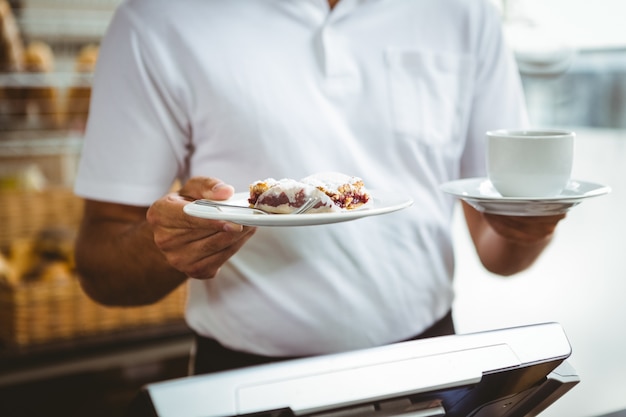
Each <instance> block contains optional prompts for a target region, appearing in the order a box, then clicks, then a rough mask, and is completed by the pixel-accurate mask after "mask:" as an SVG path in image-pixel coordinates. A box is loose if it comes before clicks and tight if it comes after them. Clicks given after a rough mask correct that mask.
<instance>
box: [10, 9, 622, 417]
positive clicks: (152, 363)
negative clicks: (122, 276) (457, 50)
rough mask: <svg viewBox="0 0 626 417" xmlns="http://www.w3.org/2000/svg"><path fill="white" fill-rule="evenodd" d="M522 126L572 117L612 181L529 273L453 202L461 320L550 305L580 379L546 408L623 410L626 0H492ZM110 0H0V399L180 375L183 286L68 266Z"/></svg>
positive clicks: (601, 174) (114, 409)
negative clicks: (104, 279)
mask: <svg viewBox="0 0 626 417" xmlns="http://www.w3.org/2000/svg"><path fill="white" fill-rule="evenodd" d="M493 1H494V3H495V4H496V6H497V7H498V8H499V9H500V11H501V13H502V22H503V28H504V30H505V34H506V38H507V42H508V43H509V44H510V46H511V48H512V50H513V52H514V53H515V57H516V59H517V61H518V64H519V68H520V73H521V75H522V79H523V84H524V89H525V91H526V95H527V102H528V108H529V112H530V117H531V122H532V123H533V125H534V126H535V127H554V128H566V129H572V130H574V131H576V133H577V139H576V157H575V162H574V177H575V178H577V179H581V180H586V181H593V182H598V183H601V184H606V185H609V186H611V187H612V192H611V193H610V194H609V195H607V196H602V197H599V198H596V199H590V200H587V201H584V202H583V203H582V204H581V205H579V206H577V207H575V208H574V209H573V210H572V211H571V212H570V213H568V216H567V218H566V219H565V220H564V221H563V222H562V223H561V225H560V227H559V229H558V232H557V235H556V236H555V239H554V242H553V244H552V246H551V247H550V248H549V249H548V251H547V252H546V253H545V254H544V255H543V256H542V257H541V258H540V260H539V261H538V262H537V263H536V264H535V265H534V266H533V267H532V268H531V269H530V270H528V271H527V272H524V273H522V274H519V275H517V276H514V277H510V278H500V277H495V276H492V275H490V274H489V273H487V272H485V271H484V270H483V269H482V267H481V266H480V265H479V263H478V261H477V258H476V255H475V253H474V251H473V248H472V245H471V243H470V239H469V236H468V234H467V231H466V229H465V226H464V223H463V221H462V219H461V213H460V211H459V212H457V216H456V217H455V234H456V237H457V241H456V242H457V244H456V252H457V260H458V267H457V274H456V275H457V276H456V284H455V285H456V290H457V301H456V304H455V320H456V323H457V330H458V331H459V332H471V331H479V330H486V329H493V328H500V327H510V326H517V325H524V324H530V323H537V322H545V321H556V322H560V323H561V324H562V325H563V327H564V328H565V331H566V333H567V334H568V336H569V338H570V342H571V344H572V347H573V354H572V358H571V361H570V362H571V364H572V365H573V366H574V367H575V368H576V369H577V371H578V372H579V374H580V376H581V378H582V382H581V383H580V384H579V385H578V386H577V387H575V388H574V390H573V391H571V392H570V393H569V394H567V395H565V397H563V398H562V399H561V400H559V401H558V402H557V403H555V404H554V405H553V406H552V407H550V408H549V409H548V410H547V411H546V412H545V415H546V416H555V417H556V416H570V417H597V416H608V415H611V416H612V417H617V416H624V415H626V413H625V412H622V410H624V409H626V396H624V394H623V393H624V392H625V388H626V383H624V382H623V378H622V375H624V374H625V373H626V360H624V359H623V357H622V355H623V352H626V334H624V332H625V330H623V325H622V324H621V323H622V321H623V317H624V316H626V306H625V304H624V303H623V294H624V292H626V283H625V282H624V278H625V277H626V266H625V263H624V260H623V252H624V250H623V247H624V239H625V238H624V236H626V222H625V221H624V219H623V215H622V213H624V212H625V211H626V168H625V165H626V164H624V161H626V30H625V29H624V26H623V17H624V16H626V2H624V1H623V0H595V1H593V2H589V1H588V0H493ZM119 2H120V0H11V1H8V0H0V415H2V416H11V417H13V416H38V415H64V416H79V415H80V416H84V415H90V416H100V415H102V416H113V415H120V413H121V410H123V408H124V406H125V405H126V403H127V402H128V401H129V400H130V399H131V398H132V396H134V394H135V393H136V390H137V389H138V388H139V387H140V386H141V385H143V384H145V383H148V382H152V381H157V380H161V379H167V378H173V377H177V376H183V375H185V374H186V372H187V359H188V355H189V348H190V344H191V336H190V333H189V331H188V329H187V327H186V326H185V324H184V322H183V319H182V311H183V305H184V300H185V297H186V294H185V288H184V287H181V288H179V289H178V290H177V291H175V293H173V294H172V296H170V297H168V298H167V299H165V300H163V301H162V302H160V303H158V304H156V305H154V306H149V307H142V308H136V309H111V308H104V307H101V306H98V305H96V304H94V303H92V302H91V301H90V300H88V299H87V298H86V297H85V296H84V295H82V293H81V292H80V289H79V288H78V285H77V282H76V279H75V277H74V275H73V255H72V250H71V246H72V243H73V239H74V234H75V231H76V227H77V223H78V221H79V219H80V210H81V208H82V202H81V201H80V200H79V199H77V198H75V197H74V196H73V194H72V191H71V185H72V182H73V176H74V172H75V169H76V163H77V159H78V156H79V155H80V149H81V139H82V134H83V130H84V126H85V121H86V118H87V115H88V111H89V95H90V84H91V77H92V72H93V68H94V65H95V62H96V60H97V53H98V44H99V41H100V38H101V36H102V35H103V33H104V31H105V30H106V27H107V25H108V22H109V20H110V18H111V16H112V13H113V11H114V10H115V7H116V6H117V5H118V4H119Z"/></svg>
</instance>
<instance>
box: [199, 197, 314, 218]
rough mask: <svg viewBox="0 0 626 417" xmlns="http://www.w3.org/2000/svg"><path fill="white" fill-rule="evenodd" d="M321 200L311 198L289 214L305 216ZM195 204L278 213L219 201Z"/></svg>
mask: <svg viewBox="0 0 626 417" xmlns="http://www.w3.org/2000/svg"><path fill="white" fill-rule="evenodd" d="M318 201H319V199H317V198H313V197H312V198H309V199H308V200H307V201H306V202H305V203H304V204H303V205H301V206H300V207H298V209H297V210H295V211H293V212H291V213H289V214H303V213H306V212H307V211H309V210H310V209H311V208H313V206H315V205H316V204H317V203H318ZM194 203H196V204H199V205H201V206H209V207H215V208H216V209H218V210H220V211H222V210H221V208H222V207H223V208H232V209H241V210H247V211H249V212H252V213H254V214H276V213H270V212H267V211H265V210H262V209H260V208H255V207H245V206H236V205H233V204H228V203H222V202H219V201H213V200H196V201H194Z"/></svg>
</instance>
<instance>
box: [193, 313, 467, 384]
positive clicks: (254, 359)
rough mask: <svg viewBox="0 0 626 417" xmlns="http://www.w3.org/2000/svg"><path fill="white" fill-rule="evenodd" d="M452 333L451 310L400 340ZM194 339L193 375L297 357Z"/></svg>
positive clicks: (204, 338) (206, 339)
mask: <svg viewBox="0 0 626 417" xmlns="http://www.w3.org/2000/svg"><path fill="white" fill-rule="evenodd" d="M454 333H455V330H454V322H453V320H452V311H450V312H448V314H446V315H445V316H444V317H443V318H442V319H441V320H439V321H438V322H436V323H435V324H433V325H432V326H431V327H429V328H428V329H426V330H425V331H424V332H423V333H420V334H419V335H417V336H414V337H411V338H409V339H407V340H402V342H406V341H409V340H417V339H426V338H429V337H436V336H445V335H451V334H454ZM195 339H196V340H195V342H196V346H195V354H194V355H193V358H192V364H191V366H190V368H191V370H192V371H193V374H195V375H199V374H206V373H211V372H218V371H226V370H230V369H236V368H243V367H246V366H253V365H261V364H265V363H272V362H280V361H285V360H289V359H297V358H296V357H268V356H261V355H254V354H251V353H245V352H239V351H236V350H231V349H228V348H226V347H224V346H222V345H221V344H220V343H219V342H217V341H215V340H213V339H209V338H206V337H202V336H199V335H196V337H195Z"/></svg>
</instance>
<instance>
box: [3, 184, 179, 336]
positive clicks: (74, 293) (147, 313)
mask: <svg viewBox="0 0 626 417" xmlns="http://www.w3.org/2000/svg"><path fill="white" fill-rule="evenodd" d="M82 209H83V200H82V199H81V198H79V197H76V196H75V195H74V194H73V192H72V190H70V189H65V188H58V189H46V190H43V191H16V190H5V191H1V192H0V250H4V249H7V248H11V247H13V248H14V247H15V244H16V242H18V241H24V240H28V239H34V240H35V241H37V239H38V238H40V233H41V232H42V231H44V230H49V229H50V228H55V229H58V228H67V229H68V230H77V228H78V224H79V223H80V220H81V217H82ZM68 271H69V272H67V273H64V274H62V275H63V277H62V279H46V278H44V277H39V278H38V277H30V279H29V280H24V279H17V280H15V279H14V280H12V281H11V280H9V281H6V282H5V281H1V280H0V341H2V342H3V343H4V344H5V345H8V346H17V347H23V346H32V345H40V344H45V343H48V342H57V341H72V339H77V338H81V337H84V336H91V335H107V334H111V335H112V334H114V333H117V332H119V331H122V330H127V329H131V328H139V327H146V326H152V325H161V324H166V323H170V322H182V319H183V316H184V306H185V303H186V297H187V288H186V287H187V286H186V285H181V286H180V287H179V288H178V289H176V290H175V291H174V292H172V293H171V294H170V295H169V296H167V297H166V298H164V299H163V300H161V301H160V302H158V303H156V304H153V305H149V306H142V307H128V308H121V307H116V308H110V307H104V306H102V305H100V304H97V303H96V302H94V301H92V300H91V299H90V298H89V297H87V296H86V295H85V294H84V292H83V291H82V289H81V288H80V284H79V282H78V279H77V278H76V277H75V276H72V275H71V274H72V273H71V271H70V270H68Z"/></svg>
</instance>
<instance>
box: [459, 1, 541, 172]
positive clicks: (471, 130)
mask: <svg viewBox="0 0 626 417" xmlns="http://www.w3.org/2000/svg"><path fill="white" fill-rule="evenodd" d="M482 3H483V5H482V13H481V16H482V18H481V20H482V21H479V22H475V23H478V24H479V25H480V27H481V30H480V32H479V36H478V37H477V39H476V45H477V57H478V62H477V67H476V73H475V84H474V97H473V100H472V110H471V114H470V120H469V124H468V131H467V135H468V136H467V142H466V146H465V149H464V152H463V156H462V160H461V171H460V174H461V177H482V176H485V174H486V155H485V149H486V146H485V143H486V138H485V133H486V132H487V131H489V130H496V129H523V128H527V127H528V125H529V121H528V114H527V110H526V102H525V98H524V91H523V88H522V83H521V79H520V74H519V71H518V68H517V64H516V62H515V59H514V57H513V54H512V53H511V51H510V50H509V49H508V48H507V45H506V42H505V39H504V36H503V32H502V20H501V18H500V15H499V13H498V11H497V9H496V8H495V7H494V6H493V5H491V4H490V3H489V2H487V1H485V2H482Z"/></svg>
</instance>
